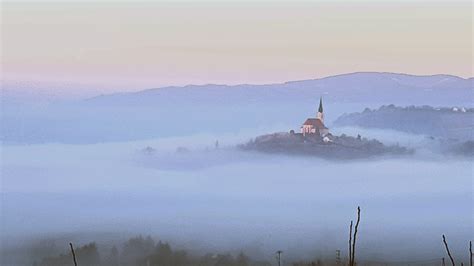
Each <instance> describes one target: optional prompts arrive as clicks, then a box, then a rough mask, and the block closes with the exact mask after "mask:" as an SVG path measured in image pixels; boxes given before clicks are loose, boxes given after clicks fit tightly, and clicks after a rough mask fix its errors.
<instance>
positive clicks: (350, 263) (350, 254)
mask: <svg viewBox="0 0 474 266" xmlns="http://www.w3.org/2000/svg"><path fill="white" fill-rule="evenodd" d="M351 245H352V220H351V226H350V227H349V266H351V265H352V246H351Z"/></svg>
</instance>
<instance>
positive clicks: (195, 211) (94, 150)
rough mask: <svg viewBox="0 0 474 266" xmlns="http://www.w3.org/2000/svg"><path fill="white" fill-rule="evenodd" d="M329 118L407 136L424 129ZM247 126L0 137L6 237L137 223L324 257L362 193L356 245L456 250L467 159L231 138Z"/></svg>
mask: <svg viewBox="0 0 474 266" xmlns="http://www.w3.org/2000/svg"><path fill="white" fill-rule="evenodd" d="M338 130H340V131H341V132H346V133H347V134H357V133H360V134H362V135H363V136H368V137H373V136H372V135H374V137H375V136H377V137H378V139H381V140H384V139H385V140H389V139H391V140H392V141H393V140H394V139H398V140H400V141H399V142H400V144H401V145H408V146H414V147H416V145H417V143H420V142H422V141H424V139H423V137H420V136H413V135H409V134H397V133H395V132H387V131H368V130H365V131H362V130H361V129H348V128H346V129H335V132H337V131H338ZM371 134H372V135H371ZM252 136H255V135H254V132H247V133H242V134H236V135H220V136H215V135H197V136H190V137H181V138H162V139H152V140H144V141H135V142H117V143H106V144H88V145H67V144H41V145H6V146H3V152H2V153H3V159H2V164H3V165H2V218H1V220H2V230H1V231H2V242H3V249H4V250H6V249H11V248H12V247H18V248H21V247H22V245H24V244H25V243H28V242H29V241H33V240H38V239H43V238H53V239H54V238H55V237H57V238H58V239H63V240H64V238H66V240H64V241H65V242H64V241H63V242H64V243H67V241H75V242H76V243H78V244H85V243H88V242H92V241H97V242H98V243H99V244H100V243H102V244H104V243H111V242H113V241H118V239H124V238H126V237H129V236H134V235H137V234H144V235H152V236H154V237H158V238H159V239H162V240H165V241H170V242H171V243H172V244H173V245H175V246H177V247H181V248H186V249H188V250H191V251H195V252H203V253H204V252H218V251H224V252H226V251H229V252H239V251H244V252H245V253H246V254H247V255H249V256H251V257H255V258H264V259H273V257H274V253H275V251H276V250H283V251H284V254H285V258H287V259H288V261H289V260H291V259H294V260H299V259H310V258H314V257H321V258H333V257H334V256H335V252H336V250H341V251H342V255H343V256H345V254H346V249H347V248H346V246H347V241H348V239H347V237H348V226H349V223H350V220H351V219H354V218H355V210H356V207H357V206H361V208H362V221H361V225H360V228H359V238H358V254H359V257H360V258H364V259H381V260H388V261H401V260H416V259H435V258H441V257H443V256H445V253H444V250H443V246H442V242H441V235H442V234H445V235H447V236H448V238H449V241H450V247H451V249H452V252H453V253H454V255H455V256H458V257H459V258H460V259H461V258H462V256H464V254H465V253H466V250H467V249H466V247H467V246H466V245H467V244H466V243H468V241H469V240H470V239H472V237H473V231H472V229H473V228H472V221H473V220H472V213H473V212H474V209H473V198H472V191H473V183H472V171H473V168H472V167H473V165H472V161H471V160H469V159H462V158H458V157H456V158H454V157H450V156H443V155H440V154H438V155H433V156H425V155H426V154H424V153H421V154H420V153H415V154H414V155H410V156H406V157H398V158H381V159H370V160H352V161H344V162H340V161H334V160H332V161H331V160H324V159H320V158H316V157H299V156H298V157H297V156H294V157H291V156H284V155H268V154H260V153H255V152H245V151H241V150H238V149H237V148H235V145H236V144H239V143H243V142H245V141H247V140H248V139H249V138H251V137H252ZM216 141H218V145H216ZM216 146H218V147H217V148H216ZM65 236H67V237H65ZM60 243H62V242H60Z"/></svg>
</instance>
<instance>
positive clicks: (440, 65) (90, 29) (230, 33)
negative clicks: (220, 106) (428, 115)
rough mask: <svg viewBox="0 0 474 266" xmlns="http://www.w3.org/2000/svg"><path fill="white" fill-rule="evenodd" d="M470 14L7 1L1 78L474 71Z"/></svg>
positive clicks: (401, 6) (447, 9)
mask: <svg viewBox="0 0 474 266" xmlns="http://www.w3.org/2000/svg"><path fill="white" fill-rule="evenodd" d="M472 12H473V8H472V3H471V2H470V1H464V2H459V1H401V2H394V1H377V2H376V1H356V0H352V1H334V2H333V1H306V2H290V1H276V2H275V1H257V2H253V1H243V2H234V1H223V2H212V1H211V2H198V1H177V2H166V1H165V2H164V1H142V2H132V1H102V2H101V1H85V2H81V3H80V2H75V1H55V2H43V1H30V2H8V1H7V2H3V3H2V16H1V17H2V18H1V26H2V41H1V46H2V56H1V58H2V82H3V83H4V84H23V85H25V84H26V86H29V85H31V84H33V85H35V86H40V85H42V86H50V87H51V88H58V89H61V90H63V91H64V92H72V91H74V90H81V89H86V88H88V89H91V88H92V89H97V90H100V91H102V92H106V93H107V92H113V91H130V90H141V89H145V88H151V87H160V86H168V85H186V84H208V83H218V84H240V83H252V84H263V83H279V82H285V81H290V80H301V79H312V78H318V77H325V76H330V75H336V74H341V73H348V72H358V71H381V72H397V73H409V74H420V75H424V74H440V73H443V74H453V75H458V76H461V77H471V76H473V75H472V73H473V65H472V62H473V54H472V41H473V31H472ZM19 87H21V86H19Z"/></svg>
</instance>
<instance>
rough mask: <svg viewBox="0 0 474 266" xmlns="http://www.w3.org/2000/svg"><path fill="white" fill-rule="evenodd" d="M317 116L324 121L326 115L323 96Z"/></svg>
mask: <svg viewBox="0 0 474 266" xmlns="http://www.w3.org/2000/svg"><path fill="white" fill-rule="evenodd" d="M316 118H317V119H319V120H321V122H323V123H324V115H323V97H321V98H319V108H318V113H317V114H316Z"/></svg>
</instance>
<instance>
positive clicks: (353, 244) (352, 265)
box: [351, 207, 360, 266]
mask: <svg viewBox="0 0 474 266" xmlns="http://www.w3.org/2000/svg"><path fill="white" fill-rule="evenodd" d="M359 222H360V207H357V222H356V225H355V227H354V240H353V241H352V256H351V257H352V264H351V266H354V265H355V247H356V239H357V230H358V229H359Z"/></svg>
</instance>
